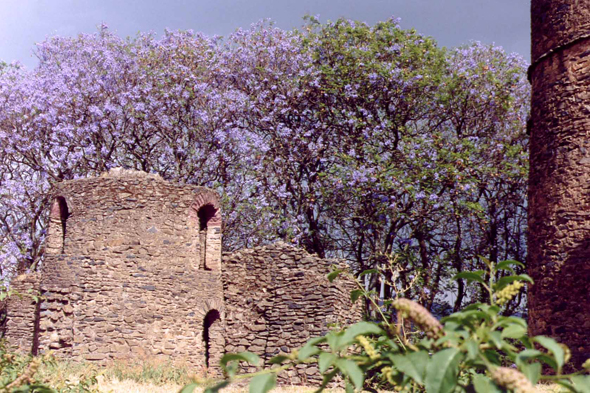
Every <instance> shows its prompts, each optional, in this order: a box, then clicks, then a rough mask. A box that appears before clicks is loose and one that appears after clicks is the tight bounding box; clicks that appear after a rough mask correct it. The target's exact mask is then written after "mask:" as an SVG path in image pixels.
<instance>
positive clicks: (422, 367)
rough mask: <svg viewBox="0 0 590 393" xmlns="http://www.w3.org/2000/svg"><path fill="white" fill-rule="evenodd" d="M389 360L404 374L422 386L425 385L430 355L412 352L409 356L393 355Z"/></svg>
mask: <svg viewBox="0 0 590 393" xmlns="http://www.w3.org/2000/svg"><path fill="white" fill-rule="evenodd" d="M389 358H390V359H391V361H392V362H393V364H394V365H395V368H397V369H398V370H399V371H401V372H402V373H404V374H406V375H407V376H408V377H410V378H412V379H413V380H414V381H416V382H418V383H419V384H420V385H424V373H425V372H426V366H427V365H428V360H429V359H428V353H426V352H423V351H420V352H412V353H410V354H408V355H401V354H391V355H389Z"/></svg>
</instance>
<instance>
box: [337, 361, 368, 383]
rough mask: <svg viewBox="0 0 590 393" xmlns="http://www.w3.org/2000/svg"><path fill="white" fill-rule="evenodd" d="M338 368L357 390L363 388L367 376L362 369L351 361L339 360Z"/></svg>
mask: <svg viewBox="0 0 590 393" xmlns="http://www.w3.org/2000/svg"><path fill="white" fill-rule="evenodd" d="M335 365H336V367H338V369H339V370H340V371H341V372H342V374H344V375H346V376H347V377H348V378H350V380H351V381H352V383H353V384H354V386H355V387H356V388H357V389H360V388H362V387H363V382H364V381H365V375H364V374H363V371H362V370H361V369H360V367H359V366H358V365H357V364H356V363H355V362H353V361H352V360H350V359H338V360H337V361H336V363H335Z"/></svg>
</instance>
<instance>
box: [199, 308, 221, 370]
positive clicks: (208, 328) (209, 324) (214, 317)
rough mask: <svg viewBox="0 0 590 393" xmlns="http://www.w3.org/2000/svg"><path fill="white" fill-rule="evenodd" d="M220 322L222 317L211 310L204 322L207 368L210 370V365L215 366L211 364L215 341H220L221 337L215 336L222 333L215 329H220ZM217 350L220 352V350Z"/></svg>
mask: <svg viewBox="0 0 590 393" xmlns="http://www.w3.org/2000/svg"><path fill="white" fill-rule="evenodd" d="M220 322H221V316H220V315H219V311H217V310H211V311H209V312H208V313H207V315H205V320H204V322H203V345H204V347H205V367H207V368H209V366H210V365H213V362H210V361H211V357H212V356H213V353H212V347H213V341H214V340H215V339H219V337H215V335H218V334H220V332H218V331H216V330H218V329H215V327H218V326H219V324H220ZM216 349H217V350H219V348H216Z"/></svg>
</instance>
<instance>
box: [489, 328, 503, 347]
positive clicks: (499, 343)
mask: <svg viewBox="0 0 590 393" xmlns="http://www.w3.org/2000/svg"><path fill="white" fill-rule="evenodd" d="M490 341H491V342H492V343H493V344H494V345H495V346H496V348H498V349H502V348H503V347H504V340H502V334H501V333H500V332H490Z"/></svg>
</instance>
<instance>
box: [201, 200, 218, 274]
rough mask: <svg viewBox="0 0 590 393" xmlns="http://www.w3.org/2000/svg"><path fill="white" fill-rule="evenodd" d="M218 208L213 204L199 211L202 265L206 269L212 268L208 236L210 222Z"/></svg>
mask: <svg viewBox="0 0 590 393" xmlns="http://www.w3.org/2000/svg"><path fill="white" fill-rule="evenodd" d="M215 213H217V209H215V208H214V207H213V205H211V204H207V205H204V206H202V207H201V208H200V209H199V210H198V211H197V216H198V217H199V234H200V235H199V237H200V242H201V266H202V267H203V269H204V270H212V269H211V266H210V264H209V263H207V237H208V233H207V230H208V224H209V221H210V220H211V219H212V218H213V217H214V216H215Z"/></svg>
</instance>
